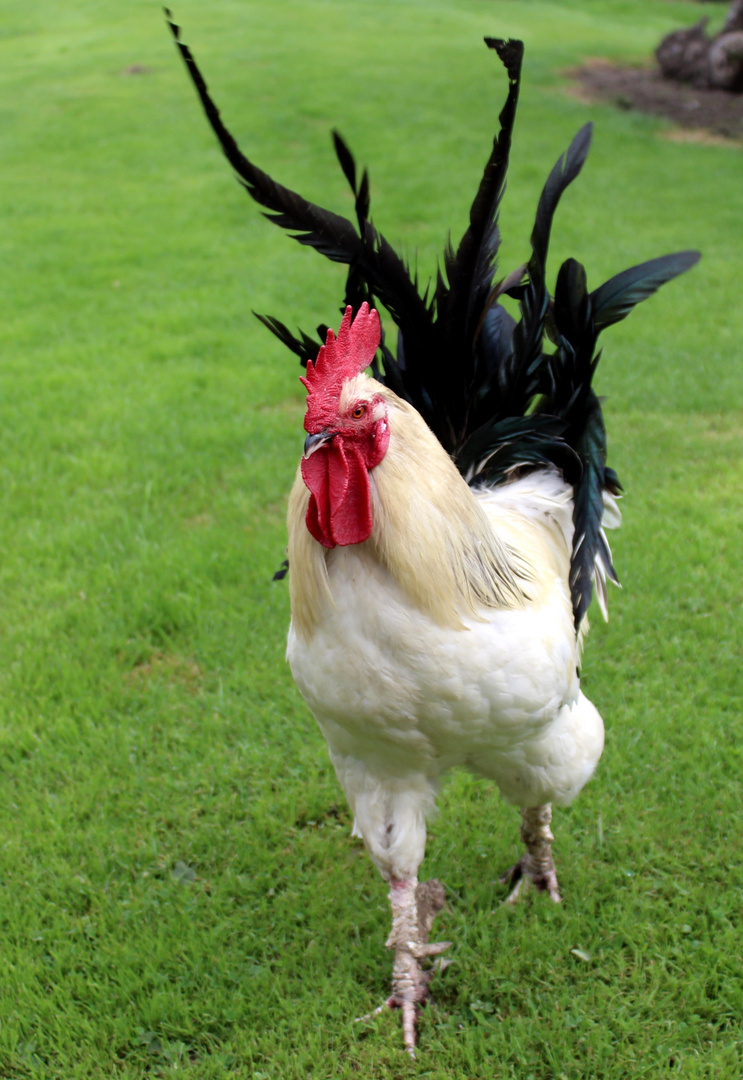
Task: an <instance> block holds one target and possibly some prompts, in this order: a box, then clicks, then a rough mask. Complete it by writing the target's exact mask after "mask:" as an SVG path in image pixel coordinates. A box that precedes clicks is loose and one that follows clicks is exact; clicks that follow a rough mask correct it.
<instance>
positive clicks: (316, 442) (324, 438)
mask: <svg viewBox="0 0 743 1080" xmlns="http://www.w3.org/2000/svg"><path fill="white" fill-rule="evenodd" d="M334 435H335V432H334V431H327V430H325V431H320V432H318V433H317V435H308V436H307V438H306V439H305V440H304V455H303V456H304V457H306V458H308V457H309V456H310V454H314V452H315V450H319V449H320V447H321V446H325V443H327V442H330V440H331V439H332V438H333V436H334Z"/></svg>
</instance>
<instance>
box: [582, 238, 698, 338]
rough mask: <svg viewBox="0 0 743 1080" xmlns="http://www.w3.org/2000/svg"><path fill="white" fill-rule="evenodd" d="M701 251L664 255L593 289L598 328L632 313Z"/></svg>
mask: <svg viewBox="0 0 743 1080" xmlns="http://www.w3.org/2000/svg"><path fill="white" fill-rule="evenodd" d="M700 257H701V256H700V254H699V252H698V251H677V252H676V253H675V254H674V255H661V257H660V258H659V259H650V260H649V261H648V262H644V263H640V264H639V265H638V266H633V267H631V268H630V269H629V270H624V271H622V273H621V274H617V275H616V276H615V277H613V278H610V280H609V281H606V282H604V284H603V285H601V286H600V287H599V288H598V289H596V290H595V292H593V293H591V301H592V303H593V310H594V318H595V320H596V329H597V330H604V329H606V327H607V326H613V324H614V323H617V322H619V321H620V320H621V319H624V318H625V317H626V316H627V315H629V313H630V311H631V310H632V308H633V307H634V306H635V304H639V303H640V301H641V300H645V299H647V297H648V296H652V294H653V293H654V292H655V291H656V290H657V289H659V288H660V287H661V285H665V283H666V282H667V281H670V280H671V279H672V278H675V277H677V276H678V275H679V274H683V273H684V272H685V271H686V270H690V269H691V267H692V266H695V265H696V264H697V263H698V262H699V259H700Z"/></svg>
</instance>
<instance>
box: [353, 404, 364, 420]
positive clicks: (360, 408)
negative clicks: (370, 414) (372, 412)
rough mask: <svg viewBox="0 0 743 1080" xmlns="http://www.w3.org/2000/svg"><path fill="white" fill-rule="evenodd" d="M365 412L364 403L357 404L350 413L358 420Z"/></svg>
mask: <svg viewBox="0 0 743 1080" xmlns="http://www.w3.org/2000/svg"><path fill="white" fill-rule="evenodd" d="M365 412H366V405H357V406H356V408H355V409H354V410H353V412H352V413H351V416H352V417H353V418H354V420H360V419H361V417H362V416H363V415H364V413H365Z"/></svg>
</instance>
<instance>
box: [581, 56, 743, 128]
mask: <svg viewBox="0 0 743 1080" xmlns="http://www.w3.org/2000/svg"><path fill="white" fill-rule="evenodd" d="M567 74H568V75H569V76H570V77H571V78H572V79H574V80H575V83H576V85H575V87H574V89H573V92H574V93H575V94H576V96H578V97H579V98H581V100H584V101H591V102H593V101H605V102H609V103H610V104H613V105H616V106H617V107H618V108H620V109H637V110H639V111H640V112H644V113H653V114H655V115H656V116H664V117H666V118H667V119H668V120H672V121H673V122H674V123H675V124H677V125H678V126H679V127H680V128H684V129H687V130H689V131H692V130H696V131H699V132H702V133H707V135H708V136H709V135H711V136H717V137H718V138H719V137H722V138H724V139H735V140H738V141H743V94H731V93H728V92H727V91H725V90H706V89H702V88H700V87H697V86H691V85H689V84H687V83H677V82H671V81H670V80H668V79H664V78H662V76H661V75H660V72H659V71H657V70H654V69H652V68H625V67H615V66H614V65H613V64H611V63H609V62H608V61H607V60H588V61H586V63H584V64H583V65H581V67H579V68H573V69H572V70H570V71H569V72H567ZM709 141H716V140H709Z"/></svg>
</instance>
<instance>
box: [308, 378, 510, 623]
mask: <svg viewBox="0 0 743 1080" xmlns="http://www.w3.org/2000/svg"><path fill="white" fill-rule="evenodd" d="M365 383H367V384H368V387H366V389H367V392H368V393H369V394H373V393H377V394H381V395H382V396H383V397H384V400H385V402H386V403H387V407H388V418H389V422H390V445H389V449H388V450H387V453H386V455H385V457H384V459H383V460H382V461H381V463H380V464H379V465H377V467H376V468H375V469H373V470H372V471H371V472H370V474H369V475H370V477H371V480H372V498H373V506H372V513H373V519H374V527H373V531H372V535H371V537H370V538H369V540H367V541H366V542H365V543H364V544H361V545H359V548H360V549H363V550H364V551H365V552H367V553H368V555H369V556H370V557H372V558H375V559H376V560H378V561H379V562H380V563H381V564H382V565H383V566H384V567H386V569H387V570H388V571H389V573H390V574H391V576H392V577H393V578H394V579H395V581H396V582H397V583H398V584H399V585H400V587H401V588H402V589H404V590H405V592H406V593H407V594H408V595H409V597H410V599H411V602H412V603H414V604H415V605H416V606H417V607H419V608H420V609H421V610H423V611H425V612H427V613H428V614H429V615H430V616H431V617H432V618H433V619H435V620H436V622H438V623H440V624H442V625H445V626H451V627H454V628H457V629H460V628H463V623H462V616H463V615H469V616H474V617H475V618H477V617H478V610H479V609H481V608H482V607H489V608H519V607H522V606H524V604H526V603H527V602H528V591H529V583H530V581H531V575H530V573H529V568H528V564H527V563H525V562H524V560H523V559H521V558H520V557H519V555H518V553H517V552H516V551H515V550H514V549H513V548H511V547H509V546H508V545H507V544H506V543H504V542H503V541H501V540H500V539H499V538H498V536H497V535H496V534H495V532H494V530H493V527H492V525H491V524H490V522H489V521H488V519H487V517H486V515H485V513H484V511H483V509H482V507H481V506H480V504H479V503H478V501H477V500H476V499H475V498H473V496H472V493H471V491H470V490H469V488H468V487H467V485H466V483H465V482H464V480H463V479H462V477H461V476H460V475H459V473H458V471H457V469H456V466H455V465H454V463H453V462H452V460H451V459H450V458H449V456H448V454H447V453H446V451H445V450H444V449H443V447H442V446H441V444H440V443H439V441H438V439H436V437H435V436H434V435H433V433H432V432H431V431H430V430H429V428H428V427H427V426H426V424H425V423H424V421H423V420H422V419H421V417H420V416H419V414H418V413H417V412H416V411H415V409H413V408H412V407H411V406H409V405H407V404H406V403H405V402H404V401H401V400H400V398H398V397H397V396H396V395H395V394H394V393H392V391H391V390H388V389H387V388H386V387H384V386H382V385H381V384H380V383H377V382H376V381H374V380H372V379H366V378H365ZM308 502H309V492H308V491H307V488H306V487H305V485H304V482H303V481H302V477H301V474H299V473H297V478H296V480H295V482H294V487H293V488H292V493H291V496H290V498H289V515H288V527H289V568H290V569H289V575H290V590H291V602H292V620H293V622H294V625H295V627H296V629H297V630H298V632H299V633H301V634H302V636H304V637H310V636H311V634H312V631H313V629H314V626H315V623H316V621H317V618H318V617H319V614H320V612H321V611H322V608H323V606H324V604H326V603H327V602H328V601H329V600H330V601H331V602H332V592H331V587H330V582H329V580H328V571H327V551H326V549H325V548H323V547H322V545H321V544H319V543H318V542H317V541H316V540H315V539H314V538H313V537H312V536H311V535H310V533H309V532H308V530H307V526H306V524H305V514H306V512H307V504H308Z"/></svg>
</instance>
